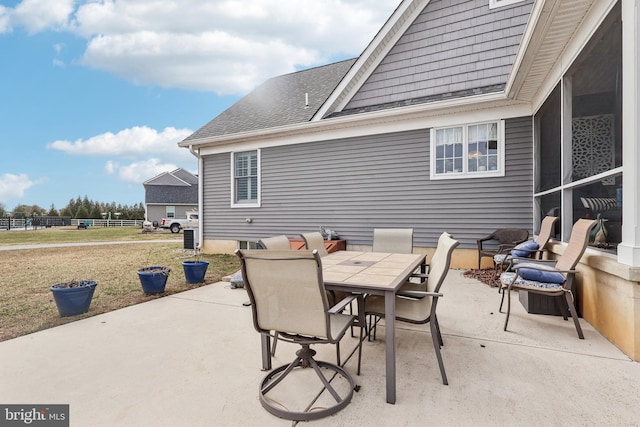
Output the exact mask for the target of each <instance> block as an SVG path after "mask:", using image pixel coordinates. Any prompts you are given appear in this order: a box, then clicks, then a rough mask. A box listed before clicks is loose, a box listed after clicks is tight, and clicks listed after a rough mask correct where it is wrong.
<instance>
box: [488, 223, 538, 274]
mask: <svg viewBox="0 0 640 427" xmlns="http://www.w3.org/2000/svg"><path fill="white" fill-rule="evenodd" d="M528 238H529V232H528V231H527V230H525V229H523V228H499V229H497V230H496V231H494V232H493V233H491V234H489V235H488V236H485V237H483V238H481V239H478V270H479V269H480V264H481V263H482V258H485V257H488V258H491V259H493V256H494V255H496V254H499V253H501V251H504V250H505V249H511V248H513V247H514V246H516V245H517V244H518V243H522V242H524V241H525V240H527V239H528ZM488 241H497V242H498V247H497V248H486V247H484V243H485V242H488Z"/></svg>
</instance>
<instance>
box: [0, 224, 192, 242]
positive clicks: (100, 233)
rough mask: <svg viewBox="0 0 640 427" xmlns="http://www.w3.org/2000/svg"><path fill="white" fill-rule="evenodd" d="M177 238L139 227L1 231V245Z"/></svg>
mask: <svg viewBox="0 0 640 427" xmlns="http://www.w3.org/2000/svg"><path fill="white" fill-rule="evenodd" d="M159 239H175V240H176V241H180V242H181V241H182V234H171V232H170V231H169V230H164V229H159V231H157V232H153V233H143V232H142V229H141V228H139V227H89V228H87V229H86V230H78V229H77V228H76V227H75V226H73V227H52V228H40V229H38V230H24V229H12V230H11V232H7V231H4V230H3V231H0V245H26V244H37V243H72V242H105V241H121V240H159Z"/></svg>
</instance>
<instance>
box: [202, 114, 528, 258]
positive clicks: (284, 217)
mask: <svg viewBox="0 0 640 427" xmlns="http://www.w3.org/2000/svg"><path fill="white" fill-rule="evenodd" d="M505 138H506V176H505V177H501V178H481V179H477V178H476V179H463V180H438V181H430V180H429V130H428V129H423V130H418V131H409V132H401V133H392V134H384V135H377V136H373V137H359V138H349V139H341V140H334V141H323V142H314V143H307V144H298V145H291V146H283V147H271V148H263V149H262V151H261V153H262V159H261V171H262V176H261V178H262V187H261V191H262V198H261V201H262V206H261V207H260V208H234V209H231V208H230V160H229V154H228V153H225V154H221V155H214V156H205V158H204V168H203V170H204V175H203V180H204V216H205V218H204V233H205V239H230V240H257V239H259V238H262V237H265V236H271V235H276V234H286V235H288V236H289V237H296V236H297V235H299V234H300V233H303V232H308V231H315V230H318V228H319V227H320V226H324V227H329V228H331V229H335V230H336V231H338V233H339V234H340V235H341V237H343V238H345V239H347V241H348V242H349V243H351V244H370V243H371V236H372V230H373V228H375V227H413V228H414V230H415V236H414V239H415V244H416V246H426V247H429V246H434V245H435V242H436V240H437V238H438V236H439V235H440V233H442V231H445V230H446V231H448V232H450V233H452V234H453V235H454V236H455V237H456V238H458V239H460V240H461V246H462V247H475V240H476V239H477V238H478V237H480V236H483V235H486V234H488V233H489V232H490V231H493V230H494V229H495V228H499V227H522V228H527V229H529V230H531V225H532V212H533V209H532V176H533V173H532V146H533V143H532V133H531V119H530V118H529V117H524V118H517V119H510V120H507V122H506V129H505ZM246 218H251V219H252V222H251V223H250V224H248V223H247V222H246Z"/></svg>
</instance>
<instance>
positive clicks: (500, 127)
mask: <svg viewBox="0 0 640 427" xmlns="http://www.w3.org/2000/svg"><path fill="white" fill-rule="evenodd" d="M486 123H497V124H498V169H497V170H495V171H483V172H467V165H468V158H467V129H468V127H469V126H472V125H478V124H486ZM453 127H462V135H463V137H462V139H463V141H464V142H463V154H464V157H463V160H462V166H463V171H462V172H459V173H444V174H436V131H437V130H439V129H448V128H453ZM430 132H431V133H430V135H431V136H430V138H429V139H430V147H431V153H430V157H431V159H430V165H431V168H430V169H431V170H430V171H429V175H430V179H431V180H442V179H475V178H490V177H501V176H504V175H505V171H504V168H505V166H504V165H505V160H504V159H505V154H504V150H505V142H504V120H486V121H482V122H476V123H464V124H458V125H450V126H449V125H448V126H442V127H437V128H431V130H430Z"/></svg>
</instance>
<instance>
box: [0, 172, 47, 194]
mask: <svg viewBox="0 0 640 427" xmlns="http://www.w3.org/2000/svg"><path fill="white" fill-rule="evenodd" d="M44 181H45V180H44V179H40V180H32V179H31V178H29V176H28V175H27V174H24V173H21V174H20V175H14V174H11V173H5V174H3V175H0V200H8V199H21V198H22V197H24V193H25V191H26V190H28V189H29V188H31V187H33V186H34V185H38V184H41V183H42V182H44Z"/></svg>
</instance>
